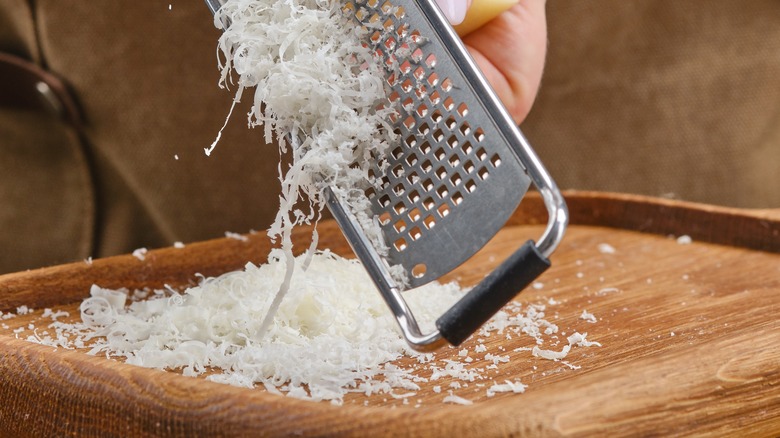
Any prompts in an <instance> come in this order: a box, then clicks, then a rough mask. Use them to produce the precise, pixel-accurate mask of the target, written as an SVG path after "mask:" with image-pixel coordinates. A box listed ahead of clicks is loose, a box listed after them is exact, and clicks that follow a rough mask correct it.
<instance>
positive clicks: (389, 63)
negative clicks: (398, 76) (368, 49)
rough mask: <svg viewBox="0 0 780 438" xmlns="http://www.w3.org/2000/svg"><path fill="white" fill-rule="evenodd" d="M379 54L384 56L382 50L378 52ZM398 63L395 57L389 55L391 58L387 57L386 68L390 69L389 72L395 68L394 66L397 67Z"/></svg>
mask: <svg viewBox="0 0 780 438" xmlns="http://www.w3.org/2000/svg"><path fill="white" fill-rule="evenodd" d="M377 53H378V54H379V56H382V51H381V50H377ZM396 62H397V59H396V58H395V56H393V55H389V56H387V57H385V68H386V69H388V70H389V69H391V68H393V66H394V65H395V63H396Z"/></svg>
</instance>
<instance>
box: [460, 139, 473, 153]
mask: <svg viewBox="0 0 780 438" xmlns="http://www.w3.org/2000/svg"><path fill="white" fill-rule="evenodd" d="M461 149H463V152H464V153H465V154H466V155H471V152H473V151H474V146H472V145H471V142H469V141H465V142H463V147H462V148H461Z"/></svg>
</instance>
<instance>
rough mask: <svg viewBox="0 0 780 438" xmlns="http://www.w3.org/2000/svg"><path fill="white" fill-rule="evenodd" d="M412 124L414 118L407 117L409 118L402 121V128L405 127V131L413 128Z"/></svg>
mask: <svg viewBox="0 0 780 438" xmlns="http://www.w3.org/2000/svg"><path fill="white" fill-rule="evenodd" d="M414 123H415V121H414V117H412V116H409V117H407V118H405V119H404V126H406V129H412V128H414Z"/></svg>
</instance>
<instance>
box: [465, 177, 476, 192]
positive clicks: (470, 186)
mask: <svg viewBox="0 0 780 438" xmlns="http://www.w3.org/2000/svg"><path fill="white" fill-rule="evenodd" d="M463 186H464V187H466V191H468V192H469V193H474V190H477V183H475V182H474V180H473V179H470V180H468V181H466V184H464V185H463Z"/></svg>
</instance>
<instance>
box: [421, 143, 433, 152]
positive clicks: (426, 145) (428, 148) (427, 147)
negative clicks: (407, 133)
mask: <svg viewBox="0 0 780 438" xmlns="http://www.w3.org/2000/svg"><path fill="white" fill-rule="evenodd" d="M431 149H432V148H431V144H430V143H428V142H427V141H425V142H423V144H421V145H420V152H422V153H423V154H425V155H427V154H430V153H431Z"/></svg>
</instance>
